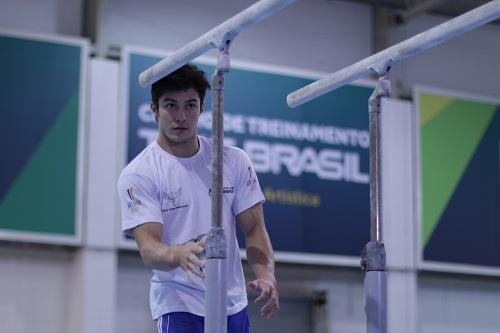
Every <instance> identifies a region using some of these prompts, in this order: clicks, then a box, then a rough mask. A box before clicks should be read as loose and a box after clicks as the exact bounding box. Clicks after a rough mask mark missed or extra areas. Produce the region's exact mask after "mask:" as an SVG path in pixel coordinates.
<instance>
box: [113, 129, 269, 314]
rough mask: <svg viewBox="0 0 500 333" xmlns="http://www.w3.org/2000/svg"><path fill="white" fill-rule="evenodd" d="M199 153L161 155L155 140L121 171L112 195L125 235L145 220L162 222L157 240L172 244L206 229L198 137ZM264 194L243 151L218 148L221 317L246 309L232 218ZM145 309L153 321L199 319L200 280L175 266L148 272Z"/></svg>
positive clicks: (206, 176) (204, 159)
mask: <svg viewBox="0 0 500 333" xmlns="http://www.w3.org/2000/svg"><path fill="white" fill-rule="evenodd" d="M198 139H199V144H200V149H199V150H198V152H197V153H196V154H195V155H194V156H192V157H188V158H181V157H176V156H174V155H172V154H169V153H168V152H166V151H165V150H164V149H163V148H161V147H160V146H159V145H158V143H157V142H156V141H155V142H153V143H152V144H150V145H149V146H148V147H146V148H145V149H144V150H143V151H142V152H141V153H140V154H139V155H137V157H136V158H135V159H134V160H132V161H131V162H130V163H129V164H128V165H127V166H126V167H125V169H124V170H123V171H122V173H121V176H120V179H119V181H118V192H119V196H120V201H121V207H122V229H123V230H124V231H125V232H128V233H130V231H131V230H132V229H133V228H135V227H136V226H138V225H141V224H143V223H146V222H159V223H162V224H163V235H162V242H163V243H165V244H167V245H177V244H182V243H185V242H187V241H188V240H190V239H193V238H195V237H197V236H198V235H200V234H203V233H207V232H208V230H209V229H210V226H211V198H210V195H211V190H210V188H211V186H212V175H211V156H212V144H211V142H210V141H209V140H208V139H207V138H204V137H201V136H199V137H198ZM263 201H264V195H263V194H262V191H261V189H260V185H259V182H258V179H257V176H256V174H255V171H254V169H253V166H252V164H251V162H250V159H249V158H248V156H247V155H246V153H245V152H244V151H243V150H241V149H239V148H236V147H229V146H224V171H223V227H224V231H225V235H226V239H227V273H228V274H227V314H228V315H232V314H235V313H237V312H239V311H241V310H242V309H243V308H244V307H245V306H246V305H247V295H246V288H245V279H244V275H243V269H242V266H241V258H240V255H239V250H238V248H239V247H238V241H237V239H236V230H235V227H236V223H235V216H236V215H238V214H239V213H241V212H243V211H245V210H246V209H248V208H250V207H252V206H253V205H255V204H257V203H259V202H263ZM153 273H154V275H153V278H152V279H151V290H150V305H151V313H152V316H153V319H157V318H158V317H160V316H161V315H163V314H165V313H169V312H175V311H182V312H190V313H193V314H196V315H199V316H204V315H205V281H204V279H201V278H196V284H193V282H192V281H191V280H190V279H189V278H188V276H187V274H186V272H185V271H184V270H183V269H182V268H181V267H177V268H175V269H173V270H170V271H161V270H153Z"/></svg>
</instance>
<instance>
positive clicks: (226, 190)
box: [208, 186, 234, 197]
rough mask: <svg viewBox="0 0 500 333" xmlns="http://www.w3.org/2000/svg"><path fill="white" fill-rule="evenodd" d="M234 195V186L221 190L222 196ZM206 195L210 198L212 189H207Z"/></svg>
mask: <svg viewBox="0 0 500 333" xmlns="http://www.w3.org/2000/svg"><path fill="white" fill-rule="evenodd" d="M229 193H234V186H224V187H223V188H222V194H229ZM208 195H209V196H210V197H211V196H212V188H209V189H208Z"/></svg>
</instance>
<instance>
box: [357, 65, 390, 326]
mask: <svg viewBox="0 0 500 333" xmlns="http://www.w3.org/2000/svg"><path fill="white" fill-rule="evenodd" d="M389 68H390V64H387V65H386V64H384V69H383V70H382V73H383V74H382V76H381V77H380V78H379V80H378V82H377V86H376V87H375V89H374V91H373V93H372V95H371V96H370V99H369V101H368V110H369V128H370V242H369V243H368V244H366V246H365V248H364V249H363V252H362V256H361V268H362V269H363V271H364V272H365V311H366V327H367V332H368V333H386V332H387V277H386V273H385V267H386V262H385V248H384V243H383V242H382V219H381V216H382V210H381V207H382V191H381V184H382V181H381V172H380V170H381V169H380V164H381V163H380V162H381V157H382V155H381V151H380V147H381V144H380V138H381V135H380V133H381V129H380V123H381V119H380V111H381V102H382V98H383V97H387V96H389V95H390V82H389V80H388V79H387V76H386V75H387V72H388V71H389ZM376 72H377V73H380V71H378V70H376Z"/></svg>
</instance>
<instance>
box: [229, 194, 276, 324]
mask: <svg viewBox="0 0 500 333" xmlns="http://www.w3.org/2000/svg"><path fill="white" fill-rule="evenodd" d="M236 221H237V222H238V223H239V224H240V226H241V229H242V230H243V232H244V234H245V241H246V249H247V259H248V262H249V263H250V265H251V266H252V269H253V271H254V273H255V275H256V279H255V280H253V281H251V282H250V283H249V286H250V288H252V289H255V290H257V291H258V292H259V293H260V294H259V296H258V297H257V298H256V300H255V302H257V303H264V305H263V306H262V308H261V309H260V314H261V315H262V316H264V317H266V318H270V317H271V316H273V315H274V314H275V313H276V312H277V311H278V309H279V295H278V290H277V287H276V278H275V276H274V254H273V248H272V245H271V241H270V239H269V235H268V233H267V230H266V226H265V223H264V213H263V209H262V204H261V203H258V204H256V205H254V206H252V207H250V208H249V209H247V210H245V211H243V212H242V213H240V214H238V215H237V216H236Z"/></svg>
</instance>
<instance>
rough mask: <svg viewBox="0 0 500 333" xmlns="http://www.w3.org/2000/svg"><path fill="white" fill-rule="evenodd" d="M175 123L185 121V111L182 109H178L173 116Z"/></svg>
mask: <svg viewBox="0 0 500 333" xmlns="http://www.w3.org/2000/svg"><path fill="white" fill-rule="evenodd" d="M175 118H176V119H175V120H176V121H186V111H185V110H184V109H183V108H179V110H178V111H177V112H176V115H175Z"/></svg>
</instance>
